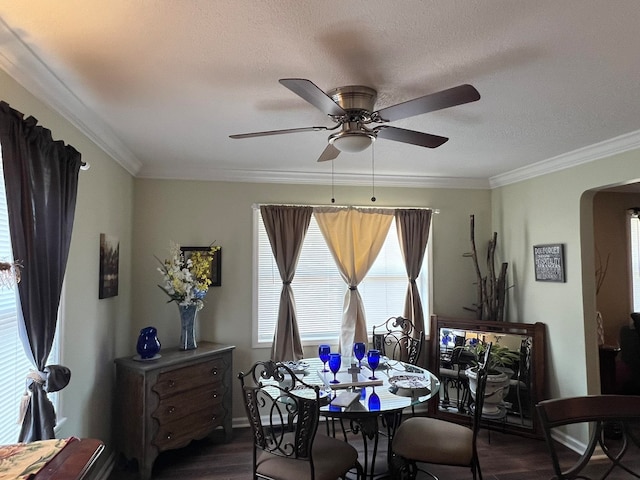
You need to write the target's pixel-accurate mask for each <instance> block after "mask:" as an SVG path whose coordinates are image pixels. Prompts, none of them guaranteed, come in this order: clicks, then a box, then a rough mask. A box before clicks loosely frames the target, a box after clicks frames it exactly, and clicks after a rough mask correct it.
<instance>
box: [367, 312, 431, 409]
mask: <svg viewBox="0 0 640 480" xmlns="http://www.w3.org/2000/svg"><path fill="white" fill-rule="evenodd" d="M372 339H373V342H372V344H373V348H374V349H376V350H379V351H380V353H381V354H382V355H384V356H385V357H387V358H388V359H389V360H397V361H400V362H404V363H408V364H411V365H417V364H418V361H419V359H420V353H421V352H422V345H423V344H424V332H422V331H417V330H416V327H415V326H414V324H413V322H411V320H409V319H408V318H404V317H401V316H397V317H391V318H388V319H387V320H386V321H385V322H384V323H381V324H380V325H376V326H374V327H373V331H372ZM411 414H412V415H415V407H414V406H413V405H412V406H411Z"/></svg>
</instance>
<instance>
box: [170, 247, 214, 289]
mask: <svg viewBox="0 0 640 480" xmlns="http://www.w3.org/2000/svg"><path fill="white" fill-rule="evenodd" d="M180 250H182V252H183V253H184V259H185V260H187V259H188V258H189V257H190V256H191V254H192V253H193V252H203V253H207V254H209V255H210V254H211V247H180ZM209 278H210V279H211V286H212V287H219V286H221V285H222V247H218V250H216V252H215V253H214V254H213V261H212V262H211V272H210V276H209Z"/></svg>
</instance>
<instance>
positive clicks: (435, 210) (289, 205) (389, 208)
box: [251, 203, 440, 214]
mask: <svg viewBox="0 0 640 480" xmlns="http://www.w3.org/2000/svg"><path fill="white" fill-rule="evenodd" d="M263 205H265V206H268V205H276V206H282V207H313V208H315V207H337V208H372V209H373V208H377V209H380V210H384V209H387V210H431V211H432V212H433V213H435V214H438V213H440V210H439V209H437V208H432V207H381V206H375V207H374V206H370V205H369V206H360V205H335V204H331V205H308V204H301V203H254V204H253V205H251V208H253V209H254V210H258V209H259V208H260V207H261V206H263Z"/></svg>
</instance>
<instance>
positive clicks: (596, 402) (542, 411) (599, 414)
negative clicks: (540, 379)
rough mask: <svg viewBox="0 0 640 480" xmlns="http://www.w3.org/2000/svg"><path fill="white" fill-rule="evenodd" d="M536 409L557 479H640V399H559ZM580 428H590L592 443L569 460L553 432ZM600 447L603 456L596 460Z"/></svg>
mask: <svg viewBox="0 0 640 480" xmlns="http://www.w3.org/2000/svg"><path fill="white" fill-rule="evenodd" d="M536 409H537V411H538V414H539V417H540V423H541V425H542V431H543V433H544V437H545V440H546V442H547V447H548V448H549V453H550V455H551V463H552V464H553V471H554V473H555V477H554V478H556V479H558V480H564V479H574V478H583V479H587V480H588V479H590V478H598V479H599V480H602V479H605V478H607V477H608V476H609V474H611V473H612V472H615V473H616V474H617V473H620V474H623V475H624V476H623V477H620V476H613V477H612V478H632V477H634V478H640V465H639V464H638V460H637V459H638V453H639V452H640V396H635V395H587V396H581V397H570V398H556V399H551V400H544V401H542V402H540V403H538V404H537V405H536ZM577 424H589V427H590V430H589V432H590V434H589V441H588V442H587V444H586V446H585V447H584V449H583V451H582V452H579V454H578V455H577V456H573V457H571V458H570V459H567V458H565V457H564V456H561V455H559V452H558V444H557V442H556V440H555V439H554V438H552V432H554V430H555V429H556V428H557V427H565V426H567V425H577ZM597 447H600V448H599V450H601V453H604V455H597V457H598V458H597V459H595V458H593V457H594V452H596V448H597ZM576 457H577V459H576ZM623 472H626V473H623ZM614 475H615V474H614Z"/></svg>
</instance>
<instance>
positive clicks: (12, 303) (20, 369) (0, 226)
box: [0, 149, 60, 444]
mask: <svg viewBox="0 0 640 480" xmlns="http://www.w3.org/2000/svg"><path fill="white" fill-rule="evenodd" d="M0 259H2V260H3V261H12V260H13V254H12V249H11V239H10V236H9V215H8V212H7V196H6V192H5V185H4V173H3V169H2V150H1V149H0ZM16 295H17V289H15V288H13V289H7V288H0V371H1V372H2V374H1V375H0V444H8V443H15V442H17V441H18V435H19V434H20V425H18V423H17V422H18V416H19V407H20V398H21V397H22V395H23V394H24V391H25V379H26V376H27V373H29V370H30V369H32V368H33V365H32V364H31V362H30V361H29V360H28V359H27V356H26V354H25V353H24V348H23V346H22V342H21V340H20V336H19V332H18V318H17V312H16ZM57 337H58V336H57V335H56V339H57ZM57 358H58V342H57V340H55V341H54V346H53V348H52V352H51V355H50V356H49V360H50V361H49V363H55V362H57ZM57 397H58V396H57V394H53V395H51V394H50V395H49V398H50V399H51V400H52V402H53V403H54V407H55V408H56V409H57V407H58V405H57ZM58 418H60V417H58Z"/></svg>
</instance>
